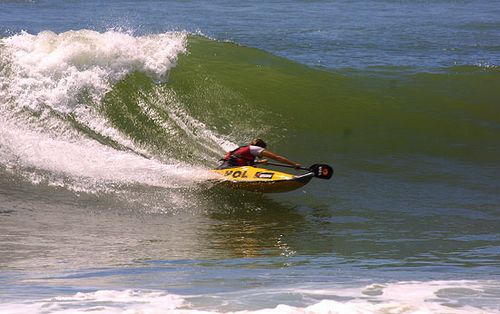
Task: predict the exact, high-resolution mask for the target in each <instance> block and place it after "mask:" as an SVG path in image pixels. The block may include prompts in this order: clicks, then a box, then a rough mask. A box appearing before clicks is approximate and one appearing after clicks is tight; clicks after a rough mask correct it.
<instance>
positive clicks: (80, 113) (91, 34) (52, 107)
mask: <svg viewBox="0 0 500 314" xmlns="http://www.w3.org/2000/svg"><path fill="white" fill-rule="evenodd" d="M186 38H187V34H185V33H180V32H169V33H164V34H156V35H150V36H139V37H136V36H133V35H132V34H129V33H123V32H117V31H107V32H104V33H99V32H95V31H90V30H79V31H69V32H65V33H61V34H56V33H53V32H49V31H46V32H42V33H39V34H37V35H31V34H28V33H25V32H23V33H21V34H18V35H14V36H11V37H8V38H2V39H0V86H1V87H2V88H1V89H0V166H3V167H5V168H7V169H10V170H12V171H13V172H16V173H17V174H19V175H22V176H24V177H25V178H27V179H28V180H31V181H32V182H33V183H41V182H45V183H47V184H49V185H52V186H65V187H68V188H71V189H72V190H76V191H85V192H95V191H107V190H108V189H110V187H112V186H113V185H115V184H143V185H152V186H159V187H169V188H176V187H190V186H193V184H196V182H199V181H204V180H206V179H207V178H212V177H213V175H211V174H210V173H209V172H208V171H206V169H203V168H201V167H197V166H191V165H185V164H182V163H180V162H177V161H175V160H170V161H168V163H165V162H164V161H162V160H158V159H155V158H151V156H150V155H149V154H148V152H147V151H146V150H145V149H144V148H143V147H140V146H139V147H138V145H137V144H136V143H134V142H133V141H132V140H130V139H129V138H128V137H127V136H125V135H124V134H123V133H121V132H120V131H119V130H118V129H116V128H114V127H113V126H112V125H111V123H110V122H109V121H108V120H107V119H106V117H105V116H103V115H101V114H100V111H99V109H98V106H99V103H100V100H101V99H102V97H103V96H104V95H105V93H106V92H107V91H109V90H110V88H111V87H112V86H113V84H114V83H116V82H118V81H120V80H121V79H123V78H124V77H125V76H126V75H127V74H129V73H131V72H133V71H141V72H143V73H147V74H148V75H150V76H151V77H152V78H153V79H154V80H156V81H162V80H164V79H165V78H166V77H167V74H168V71H169V70H170V69H171V68H172V67H173V66H174V65H175V62H176V58H177V56H178V55H179V54H180V53H185V52H186ZM82 94H86V95H87V96H86V97H89V98H90V99H91V100H92V101H93V105H95V107H93V106H89V103H88V102H86V101H82V99H79V96H81V95H82ZM184 113H185V112H184ZM67 114H71V118H72V119H74V120H76V121H77V122H78V123H80V124H81V125H83V126H85V127H86V128H89V129H91V130H92V131H93V132H95V133H96V134H98V135H99V136H102V137H105V138H109V139H111V140H112V141H114V142H115V143H118V144H119V145H120V146H121V148H120V149H114V148H112V147H110V146H106V145H103V144H101V143H99V142H98V141H96V140H94V139H92V138H90V137H88V135H86V134H84V133H82V132H80V131H79V130H77V128H75V127H74V125H72V124H71V123H68V121H66V119H65V118H63V119H61V117H60V116H59V115H61V116H62V117H65V116H66V115H67ZM185 114H187V113H185ZM160 125H161V124H160Z"/></svg>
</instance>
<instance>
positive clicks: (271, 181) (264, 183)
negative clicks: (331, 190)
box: [212, 166, 314, 193]
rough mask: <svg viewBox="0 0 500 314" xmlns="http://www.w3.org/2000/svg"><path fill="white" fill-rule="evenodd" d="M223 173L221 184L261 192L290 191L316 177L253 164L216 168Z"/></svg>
mask: <svg viewBox="0 0 500 314" xmlns="http://www.w3.org/2000/svg"><path fill="white" fill-rule="evenodd" d="M212 171H213V172H215V173H217V174H220V175H221V182H220V184H221V185H223V186H225V187H228V188H231V189H238V190H246V191H253V192H261V193H278V192H288V191H292V190H296V189H298V188H301V187H303V186H304V185H306V184H307V183H309V181H311V179H312V178H313V177H314V173H312V172H308V173H306V174H303V175H299V176H295V175H292V174H289V173H285V172H280V171H275V170H269V169H264V168H257V167H252V166H244V167H234V168H226V169H215V170H212Z"/></svg>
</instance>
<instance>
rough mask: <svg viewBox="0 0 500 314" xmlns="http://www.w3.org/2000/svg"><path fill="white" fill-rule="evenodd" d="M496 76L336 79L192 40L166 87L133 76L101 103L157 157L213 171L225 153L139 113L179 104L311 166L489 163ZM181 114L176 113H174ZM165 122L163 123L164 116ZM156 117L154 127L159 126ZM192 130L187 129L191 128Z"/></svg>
mask: <svg viewBox="0 0 500 314" xmlns="http://www.w3.org/2000/svg"><path fill="white" fill-rule="evenodd" d="M499 83H500V76H499V71H498V70H496V69H491V70H484V69H480V68H452V69H447V70H446V72H445V73H420V74H401V73H400V72H399V73H398V71H397V69H388V70H386V71H385V74H384V75H380V74H377V75H367V74H366V73H362V74H352V73H350V74H349V75H347V74H342V73H334V72H330V71H325V70H322V69H314V68H310V67H306V66H303V65H300V64H297V63H294V62H290V61H288V60H286V59H283V58H279V57H276V56H274V55H271V54H269V53H266V52H263V51H260V50H257V49H252V48H247V47H242V46H238V45H235V44H232V43H225V42H217V41H213V40H210V39H206V38H202V37H198V36H190V37H189V40H188V53H187V54H185V55H181V56H180V57H179V60H178V64H177V66H176V67H175V68H174V69H173V70H172V71H171V73H170V75H169V80H168V82H167V83H164V84H161V85H155V84H153V82H152V81H151V79H149V78H147V77H146V76H145V75H144V74H141V73H135V74H133V75H131V76H130V77H128V78H127V79H126V80H124V81H122V82H120V83H119V84H117V85H116V86H115V87H114V88H113V91H112V92H110V93H109V94H108V95H107V96H106V98H105V100H104V104H105V105H104V107H105V110H106V114H107V116H108V117H109V119H110V120H112V121H113V122H114V123H115V124H116V125H117V126H118V127H119V128H120V129H121V130H122V131H124V132H126V133H127V134H129V135H130V136H131V137H133V138H134V139H135V140H137V141H139V142H147V143H149V145H152V146H154V147H155V149H157V150H158V151H159V152H161V151H165V150H169V149H167V147H173V148H172V149H170V150H169V151H170V152H171V154H170V155H171V156H172V157H174V156H178V157H179V158H181V159H182V160H191V161H192V162H202V161H203V160H206V159H207V156H209V157H208V161H207V162H205V164H206V165H213V163H214V162H215V160H216V159H217V155H218V154H222V153H223V151H224V149H223V148H221V146H220V145H219V146H217V145H216V143H214V142H213V141H211V140H209V139H208V138H207V137H197V136H196V135H194V134H186V128H185V127H186V125H184V126H183V127H184V129H183V128H182V127H181V128H179V129H178V130H174V131H172V130H168V129H165V128H164V127H162V126H161V123H157V122H158V121H157V122H155V121H152V120H151V119H150V118H148V117H146V116H144V115H143V114H141V112H140V110H139V109H138V105H137V104H138V103H141V102H142V103H143V104H145V105H146V106H148V107H149V108H150V110H153V111H155V112H157V114H158V116H159V117H160V118H161V117H163V118H164V117H166V116H167V115H165V114H164V113H162V112H163V111H162V110H164V109H161V108H162V107H163V106H166V107H169V106H175V107H177V108H178V109H181V110H183V111H185V113H187V114H188V115H189V116H190V117H192V118H194V119H196V120H197V121H200V122H202V123H203V124H204V126H203V128H204V130H198V131H196V130H191V131H190V132H192V133H196V132H202V131H206V130H209V131H210V132H214V133H215V134H218V135H221V136H222V137H223V138H225V139H228V140H230V141H232V142H236V143H240V144H241V143H246V142H247V141H248V140H249V139H251V138H252V137H255V136H259V137H264V138H266V139H268V141H269V142H270V144H271V147H270V149H271V150H273V149H276V150H278V151H279V152H283V153H286V154H288V155H290V156H291V157H292V156H293V157H294V158H302V159H305V160H308V161H309V160H310V161H325V162H327V161H328V160H332V159H333V158H334V156H335V154H346V155H348V156H349V155H352V156H356V157H357V158H360V157H361V158H371V157H376V156H388V155H389V156H390V155H396V154H397V155H400V154H417V155H420V154H424V155H429V156H434V157H444V158H457V159H460V160H467V161H472V162H487V163H490V162H495V161H496V160H497V159H498V156H499V147H500V145H499V144H500V109H499V107H498V104H499V103H500V102H499V101H498V100H500V92H499V89H498V88H497V86H500V84H499ZM179 114H181V113H180V112H179ZM163 118H161V119H163ZM161 119H160V121H161ZM191 127H192V126H188V128H187V129H190V128H191Z"/></svg>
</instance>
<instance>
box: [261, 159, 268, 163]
mask: <svg viewBox="0 0 500 314" xmlns="http://www.w3.org/2000/svg"><path fill="white" fill-rule="evenodd" d="M259 164H267V159H261V160H259Z"/></svg>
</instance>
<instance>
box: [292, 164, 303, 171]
mask: <svg viewBox="0 0 500 314" xmlns="http://www.w3.org/2000/svg"><path fill="white" fill-rule="evenodd" d="M293 166H294V167H295V169H297V170H299V169H300V167H301V165H300V164H294V165H293Z"/></svg>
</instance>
